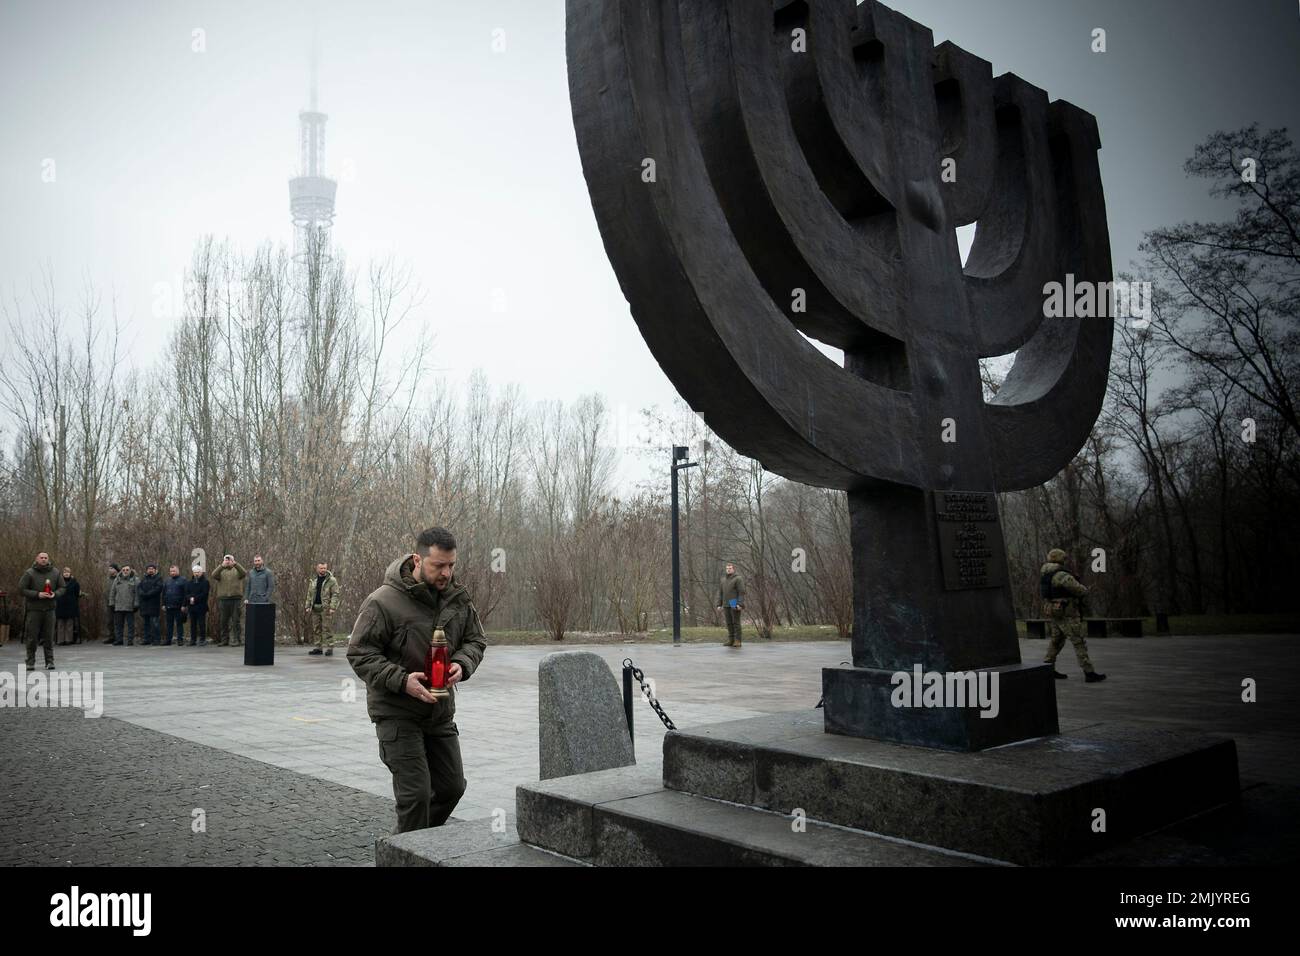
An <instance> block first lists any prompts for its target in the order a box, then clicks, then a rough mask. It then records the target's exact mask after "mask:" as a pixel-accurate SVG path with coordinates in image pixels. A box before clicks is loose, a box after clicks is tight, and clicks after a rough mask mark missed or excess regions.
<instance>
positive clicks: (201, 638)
mask: <svg viewBox="0 0 1300 956" xmlns="http://www.w3.org/2000/svg"><path fill="white" fill-rule="evenodd" d="M193 571H194V576H193V577H191V578H190V579H189V581H187V582H186V584H185V613H186V614H187V615H189V619H190V647H193V646H194V645H195V643H196V642H197V643H198V645H199V646H200V647H203V646H204V645H206V644H207V643H208V594H209V593H210V592H211V590H212V585H211V584H210V583H209V582H208V579H207V577H206V576H205V575H204V573H203V568H202V567H201V566H200V565H197V564H196V565H194V568H193Z"/></svg>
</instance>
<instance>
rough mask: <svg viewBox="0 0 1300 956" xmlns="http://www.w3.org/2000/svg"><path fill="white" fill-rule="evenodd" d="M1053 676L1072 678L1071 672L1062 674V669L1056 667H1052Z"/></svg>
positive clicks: (1064, 678)
mask: <svg viewBox="0 0 1300 956" xmlns="http://www.w3.org/2000/svg"><path fill="white" fill-rule="evenodd" d="M1052 676H1053V677H1055V678H1056V679H1057V680H1069V679H1070V675H1069V674H1062V673H1061V672H1060V671H1058V670H1057V669H1056V668H1052Z"/></svg>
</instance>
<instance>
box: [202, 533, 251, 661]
mask: <svg viewBox="0 0 1300 956" xmlns="http://www.w3.org/2000/svg"><path fill="white" fill-rule="evenodd" d="M246 577H248V571H247V570H245V568H244V566H243V565H242V564H240V563H239V562H238V561H236V560H235V556H234V555H233V554H228V555H226V556H225V557H224V558H222V559H221V567H219V568H217V569H216V570H214V571H213V572H212V574H211V581H212V587H213V589H214V590H215V591H216V592H217V611H218V612H219V617H218V619H217V636H218V637H220V638H221V641H220V646H222V647H228V646H229V645H231V644H233V645H234V646H235V647H239V646H240V645H241V644H243V643H244V578H246Z"/></svg>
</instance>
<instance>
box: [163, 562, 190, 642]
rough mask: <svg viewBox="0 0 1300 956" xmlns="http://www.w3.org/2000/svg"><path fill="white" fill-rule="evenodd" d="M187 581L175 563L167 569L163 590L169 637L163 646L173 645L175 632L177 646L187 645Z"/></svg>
mask: <svg viewBox="0 0 1300 956" xmlns="http://www.w3.org/2000/svg"><path fill="white" fill-rule="evenodd" d="M185 583H186V582H185V579H184V578H183V577H181V569H180V568H179V567H177V566H176V565H174V564H173V565H172V566H171V567H170V568H168V569H167V577H166V578H165V579H164V580H163V592H162V606H163V609H164V610H165V611H166V612H167V639H166V640H165V641H163V647H169V646H170V645H171V642H172V634H173V633H175V635H176V646H177V647H184V646H185V605H186V604H188V603H189V601H188V600H186V596H185Z"/></svg>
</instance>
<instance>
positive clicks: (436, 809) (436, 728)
mask: <svg viewBox="0 0 1300 956" xmlns="http://www.w3.org/2000/svg"><path fill="white" fill-rule="evenodd" d="M375 735H376V736H377V737H378V738H379V756H380V758H381V759H382V760H383V761H384V766H386V767H387V768H388V769H389V771H390V772H391V773H392V775H393V798H394V799H395V800H396V801H397V830H396V832H397V833H406V832H408V831H410V830H423V829H424V828H426V827H440V826H442V825H443V824H444V823H446V822H447V818H448V817H449V816H451V811H452V810H454V809H455V808H456V804H457V803H459V802H460V798H461V797H462V796H464V794H465V770H464V767H463V765H462V764H461V760H460V733H459V731H457V729H456V724H455V722H454V721H447V720H444V721H442V722H440V723H434V722H429V721H418V720H404V719H402V718H389V719H385V720H381V721H378V722H377V723H376V724H375Z"/></svg>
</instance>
